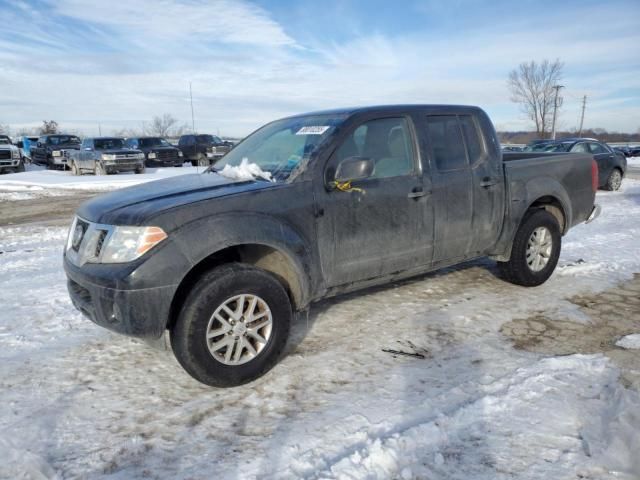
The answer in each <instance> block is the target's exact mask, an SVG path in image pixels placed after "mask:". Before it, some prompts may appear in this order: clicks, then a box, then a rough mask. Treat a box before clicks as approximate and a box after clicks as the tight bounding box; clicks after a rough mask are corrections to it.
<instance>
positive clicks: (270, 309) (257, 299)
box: [171, 263, 292, 387]
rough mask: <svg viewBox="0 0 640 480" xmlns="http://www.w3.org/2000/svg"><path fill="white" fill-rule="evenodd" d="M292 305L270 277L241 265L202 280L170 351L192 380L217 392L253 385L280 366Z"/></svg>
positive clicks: (185, 307)
mask: <svg viewBox="0 0 640 480" xmlns="http://www.w3.org/2000/svg"><path fill="white" fill-rule="evenodd" d="M291 317H292V312H291V303H290V301H289V296H288V295H287V292H286V290H285V289H284V287H283V286H282V284H281V283H280V282H279V281H278V280H277V279H276V278H275V277H274V276H273V275H271V274H270V273H268V272H266V271H264V270H261V269H259V268H255V267H253V266H250V265H245V264H241V263H232V264H228V265H223V266H221V267H218V268H215V269H214V270H212V271H211V272H209V273H207V274H206V275H204V276H203V277H202V278H201V279H200V280H199V281H198V283H197V284H196V285H195V287H194V288H193V289H192V291H191V293H190V294H189V295H188V296H187V299H186V300H185V302H184V305H183V306H182V309H181V311H180V314H179V316H178V319H177V321H176V323H175V324H174V325H173V327H172V328H171V348H172V349H173V353H174V355H175V356H176V358H177V360H178V362H179V363H180V365H182V367H183V368H184V369H185V370H186V371H187V373H189V375H191V376H192V377H193V378H195V379H196V380H198V381H199V382H202V383H204V384H206V385H210V386H214V387H234V386H237V385H242V384H244V383H247V382H250V381H252V380H255V379H256V378H258V377H260V376H262V375H264V374H265V373H266V372H267V371H269V370H270V369H271V368H272V367H273V366H274V365H275V364H276V362H277V361H278V359H279V358H280V355H281V354H282V351H283V350H284V347H285V345H286V342H287V337H288V336H289V326H290V323H291Z"/></svg>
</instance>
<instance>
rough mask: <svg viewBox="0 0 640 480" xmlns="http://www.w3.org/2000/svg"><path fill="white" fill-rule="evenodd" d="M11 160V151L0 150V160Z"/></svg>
mask: <svg viewBox="0 0 640 480" xmlns="http://www.w3.org/2000/svg"><path fill="white" fill-rule="evenodd" d="M10 158H11V150H0V160H7V159H10Z"/></svg>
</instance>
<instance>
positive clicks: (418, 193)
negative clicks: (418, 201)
mask: <svg viewBox="0 0 640 480" xmlns="http://www.w3.org/2000/svg"><path fill="white" fill-rule="evenodd" d="M426 194H427V192H425V191H424V189H423V188H422V187H416V188H414V189H413V190H411V191H410V192H409V194H408V195H407V197H409V198H420V197H424V196H425V195H426Z"/></svg>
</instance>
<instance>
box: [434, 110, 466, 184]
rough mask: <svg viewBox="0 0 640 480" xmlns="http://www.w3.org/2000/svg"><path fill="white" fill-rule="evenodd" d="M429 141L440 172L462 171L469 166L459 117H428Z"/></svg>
mask: <svg viewBox="0 0 640 480" xmlns="http://www.w3.org/2000/svg"><path fill="white" fill-rule="evenodd" d="M427 141H428V143H429V145H430V149H431V152H432V155H433V160H434V162H435V165H436V168H437V169H438V170H439V171H441V172H446V171H451V170H461V169H464V168H467V167H468V166H469V163H468V159H467V154H466V152H465V148H464V143H463V140H462V130H461V128H460V124H459V123H458V116H457V115H428V116H427Z"/></svg>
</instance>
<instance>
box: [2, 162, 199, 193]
mask: <svg viewBox="0 0 640 480" xmlns="http://www.w3.org/2000/svg"><path fill="white" fill-rule="evenodd" d="M202 171H204V169H203V168H202V167H192V166H191V165H190V164H185V165H184V166H183V167H179V168H176V167H170V168H147V169H146V171H145V173H142V174H138V175H136V174H135V173H119V174H117V175H80V176H76V175H72V174H71V172H68V171H58V170H45V169H31V170H30V171H27V172H22V173H10V174H5V175H1V176H0V199H4V200H21V199H25V198H33V196H46V195H63V194H68V193H69V191H77V190H88V191H107V190H115V189H117V188H123V187H128V186H131V185H137V184H140V183H144V182H150V181H152V180H158V179H160V178H168V177H175V176H178V175H186V174H189V173H197V172H202ZM18 194H21V195H18Z"/></svg>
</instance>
